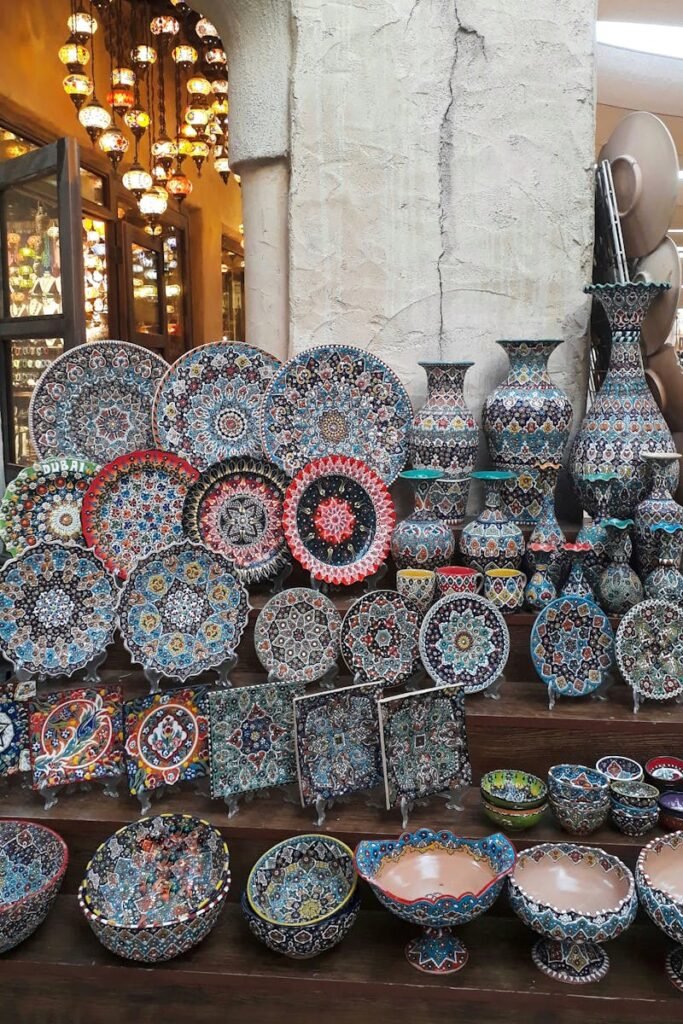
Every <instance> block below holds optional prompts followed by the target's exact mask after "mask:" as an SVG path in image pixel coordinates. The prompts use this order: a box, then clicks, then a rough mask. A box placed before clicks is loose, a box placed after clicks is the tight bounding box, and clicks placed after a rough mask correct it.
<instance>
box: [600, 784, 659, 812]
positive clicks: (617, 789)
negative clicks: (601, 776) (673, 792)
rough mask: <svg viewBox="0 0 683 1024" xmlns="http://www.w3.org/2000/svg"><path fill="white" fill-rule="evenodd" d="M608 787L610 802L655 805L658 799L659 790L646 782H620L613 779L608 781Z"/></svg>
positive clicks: (642, 806) (644, 805) (637, 805)
mask: <svg viewBox="0 0 683 1024" xmlns="http://www.w3.org/2000/svg"><path fill="white" fill-rule="evenodd" d="M609 789H610V797H611V799H612V803H614V802H615V801H617V802H618V803H619V804H625V805H626V806H627V807H641V808H644V807H656V806H657V800H658V799H659V790H658V789H657V787H656V786H651V785H650V784H649V783H648V782H622V781H621V780H620V779H615V780H614V781H613V782H610V785H609Z"/></svg>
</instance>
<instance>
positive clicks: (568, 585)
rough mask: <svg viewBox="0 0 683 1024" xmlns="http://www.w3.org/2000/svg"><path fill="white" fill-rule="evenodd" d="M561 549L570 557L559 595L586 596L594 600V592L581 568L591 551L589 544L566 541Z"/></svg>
mask: <svg viewBox="0 0 683 1024" xmlns="http://www.w3.org/2000/svg"><path fill="white" fill-rule="evenodd" d="M562 549H563V551H564V552H565V553H566V554H567V555H568V556H569V557H570V558H571V563H570V568H569V575H568V576H567V579H566V582H565V584H564V586H563V587H562V591H561V596H562V597H571V596H572V595H574V596H576V597H588V598H590V600H591V601H594V600H595V594H594V593H593V588H592V587H591V585H590V583H589V582H588V580H587V578H586V574H585V572H584V568H583V560H584V558H585V557H586V556H587V555H589V554H590V553H591V551H592V550H593V549H592V548H591V546H590V544H588V543H586V542H582V543H579V542H578V541H575V542H574V543H569V542H567V543H566V544H564V545H563V546H562Z"/></svg>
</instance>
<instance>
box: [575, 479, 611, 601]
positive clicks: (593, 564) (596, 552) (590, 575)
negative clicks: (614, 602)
mask: <svg viewBox="0 0 683 1024" xmlns="http://www.w3.org/2000/svg"><path fill="white" fill-rule="evenodd" d="M582 483H583V487H584V488H585V491H586V492H587V493H588V494H589V503H590V505H591V507H592V508H593V509H594V512H593V518H592V520H591V521H590V522H588V523H584V525H583V526H582V527H581V529H580V530H579V532H578V535H577V537H576V543H577V544H590V547H591V550H590V551H589V552H587V554H586V556H585V558H584V560H583V569H584V572H585V574H586V578H587V579H588V582H589V583H590V585H591V587H592V588H593V591H594V592H595V590H597V586H598V580H599V579H600V576H601V575H602V570H603V569H604V568H606V566H607V563H608V562H609V554H608V551H607V542H608V537H607V530H606V529H605V527H604V526H603V520H604V519H608V518H609V517H610V515H611V513H610V506H611V501H612V490H613V488H615V487H619V486H620V484H619V477H618V476H617V474H616V473H586V474H585V476H584V477H583V478H582Z"/></svg>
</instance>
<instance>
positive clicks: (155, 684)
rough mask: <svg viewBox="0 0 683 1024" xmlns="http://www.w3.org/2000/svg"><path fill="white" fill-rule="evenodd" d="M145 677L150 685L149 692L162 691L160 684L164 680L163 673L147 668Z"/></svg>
mask: <svg viewBox="0 0 683 1024" xmlns="http://www.w3.org/2000/svg"><path fill="white" fill-rule="evenodd" d="M144 675H145V679H146V680H147V682H148V683H149V692H150V693H158V692H159V690H160V689H161V685H160V684H161V680H162V678H163V677H162V675H161V672H157V670H156V669H154V668H146V669H145V670H144Z"/></svg>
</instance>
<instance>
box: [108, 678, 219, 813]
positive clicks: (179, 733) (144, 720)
mask: <svg viewBox="0 0 683 1024" xmlns="http://www.w3.org/2000/svg"><path fill="white" fill-rule="evenodd" d="M206 694H207V690H206V688H204V687H199V688H197V689H192V690H190V689H185V690H173V691H172V692H170V693H150V694H148V695H147V696H146V697H138V698H137V700H129V701H126V703H125V704H124V706H123V712H124V721H125V728H126V770H127V772H128V788H129V789H130V792H131V793H132V794H133V796H137V794H139V793H142V792H144V791H145V790H151V789H157V788H158V787H159V786H163V785H167V786H172V785H174V783H176V782H187V781H190V780H192V779H199V778H201V777H202V776H205V775H208V773H209V720H208V718H207V707H206Z"/></svg>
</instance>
